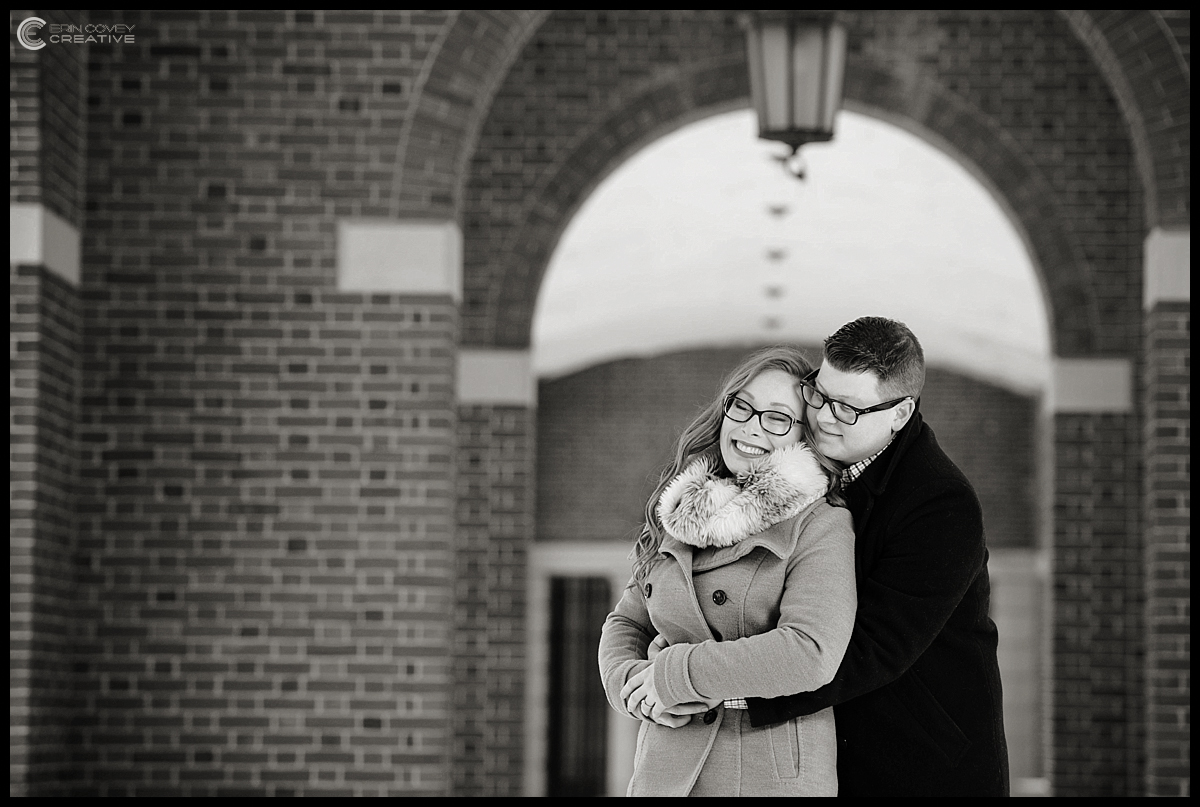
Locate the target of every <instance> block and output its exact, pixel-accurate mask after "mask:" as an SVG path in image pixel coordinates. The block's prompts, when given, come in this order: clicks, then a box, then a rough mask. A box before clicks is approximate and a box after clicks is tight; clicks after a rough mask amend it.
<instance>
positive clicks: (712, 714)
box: [704, 709, 717, 726]
mask: <svg viewBox="0 0 1200 807" xmlns="http://www.w3.org/2000/svg"><path fill="white" fill-rule="evenodd" d="M716 719H717V710H716V709H709V710H708V711H707V712H705V713H704V725H706V726H711V725H712V722H713V721H714V720H716Z"/></svg>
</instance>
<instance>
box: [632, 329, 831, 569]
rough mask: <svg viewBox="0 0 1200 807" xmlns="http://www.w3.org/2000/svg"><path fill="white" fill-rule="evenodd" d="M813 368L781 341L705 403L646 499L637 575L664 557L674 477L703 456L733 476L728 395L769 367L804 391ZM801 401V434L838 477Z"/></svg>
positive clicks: (636, 547)
mask: <svg viewBox="0 0 1200 807" xmlns="http://www.w3.org/2000/svg"><path fill="white" fill-rule="evenodd" d="M813 369H814V368H813V365H812V363H811V362H809V360H808V359H807V358H806V357H805V356H804V354H803V353H801V352H800V350H799V349H798V348H795V347H793V346H791V345H775V346H772V347H767V348H763V349H762V350H759V351H757V352H756V353H754V354H752V355H751V356H749V357H747V358H746V359H745V360H744V361H743V362H742V363H741V364H740V365H738V366H737V367H736V368H734V370H733V371H732V372H731V373H730V374H729V376H728V377H726V379H725V383H724V384H722V385H721V391H720V393H719V394H718V395H717V397H716V398H714V399H713V400H712V402H711V403H709V404H708V405H707V406H705V407H704V409H703V410H701V412H700V414H699V415H697V416H696V419H695V420H693V421H692V422H691V424H689V425H688V427H687V428H686V429H684V430H683V432H682V434H680V435H679V441H678V443H677V444H676V446H675V458H674V459H673V460H672V461H671V462H670V463H669V464H667V466H666V467H665V468H664V469H663V472H662V476H661V477H660V478H659V481H658V484H657V485H656V486H655V488H654V492H653V493H652V494H650V498H649V500H648V501H647V502H646V510H645V517H646V518H645V522H644V523H643V524H642V530H641V534H640V535H639V536H638V540H637V543H636V544H635V545H634V548H633V552H632V553H631V554H632V557H633V577H634V580H638V581H640V580H643V579H645V577H646V575H647V574H648V573H649V572H650V568H651V567H652V566H653V565H654V562H655V560H656V559H657V557H658V550H659V547H661V546H662V541H663V526H662V523H661V522H660V521H659V520H658V512H657V510H658V500H659V497H661V496H662V492H663V490H665V489H666V487H667V485H669V484H670V483H671V480H672V479H674V478H675V477H677V476H679V474H680V472H682V471H683V469H684V468H686V467H687V466H688V465H689V464H690V463H692V462H694V461H696V460H698V459H701V458H702V457H707V458H711V459H712V460H714V462H715V466H716V468H717V472H718V473H719V474H720V475H721V476H732V474H731V473H730V471H729V469H728V468H727V467H726V466H725V460H724V459H723V458H722V457H721V447H720V439H721V421H722V420H723V419H724V417H725V399H726V398H728V397H729V396H730V395H733V394H734V393H735V392H738V391H740V390H742V389H744V388H745V386H746V385H747V384H749V383H750V381H751V380H753V379H754V377H755V376H757V375H758V374H759V373H761V372H763V371H765V370H781V371H783V372H785V373H787V374H788V375H790V376H792V377H793V378H794V379H796V386H797V394H799V385H800V379H802V378H804V377H805V376H807V375H808V374H809V373H811V372H812V371H813ZM800 406H801V410H802V411H801V412H800V413H799V415H800V439H801V440H803V441H804V442H806V443H807V444H808V446H809V448H811V449H812V450H813V454H815V455H816V457H817V460H818V461H819V462H820V463H821V467H823V468H824V469H825V472H826V473H827V474H828V475H829V476H830V479H836V478H837V475H838V474H839V473H840V471H839V469H838V468H837V466H835V465H834V464H833V462H832V461H830V460H829V458H827V457H826V456H825V455H824V454H822V453H821V452H820V451H818V450H817V449H816V447H815V446H814V445H813V441H812V439H811V438H812V434H811V432H810V430H809V428H808V422H807V421H806V420H805V418H804V411H803V409H804V407H805V404H804V397H803V396H800ZM825 498H826V500H827V501H828V502H829V503H830V504H834V505H843V504H844V502H843V500H842V498H841V496H840V495H838V493H837V492H836V491H834V490H830V492H829V493H828V494H827V495H826V497H825Z"/></svg>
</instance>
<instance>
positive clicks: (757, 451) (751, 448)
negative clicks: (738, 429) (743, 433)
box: [733, 440, 771, 457]
mask: <svg viewBox="0 0 1200 807" xmlns="http://www.w3.org/2000/svg"><path fill="white" fill-rule="evenodd" d="M733 447H734V449H736V450H737V451H739V452H741V453H742V454H745V455H746V456H747V457H761V456H764V455H766V454H769V453H771V452H770V450H769V449H766V448H760V447H759V446H755V445H751V444H750V443H743V442H742V441H741V440H734V441H733Z"/></svg>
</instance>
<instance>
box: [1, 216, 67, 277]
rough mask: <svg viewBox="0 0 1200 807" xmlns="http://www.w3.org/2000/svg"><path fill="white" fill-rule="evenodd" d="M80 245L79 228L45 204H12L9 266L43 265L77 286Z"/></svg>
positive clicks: (9, 231)
mask: <svg viewBox="0 0 1200 807" xmlns="http://www.w3.org/2000/svg"><path fill="white" fill-rule="evenodd" d="M79 244H80V234H79V229H78V228H77V227H75V225H73V224H71V223H69V222H68V221H67V220H66V219H64V218H62V217H61V216H59V215H58V214H57V213H55V212H54V211H52V210H50V209H49V208H47V207H46V206H45V205H41V204H35V203H30V202H13V203H10V204H9V206H8V256H9V263H10V264H14V263H24V264H40V265H42V266H45V267H46V268H47V269H49V270H50V271H51V272H54V274H56V275H58V276H59V277H61V278H62V279H63V280H65V281H67V282H68V283H70V284H71V285H72V286H75V287H78V286H79V261H80V254H81V253H80V246H79Z"/></svg>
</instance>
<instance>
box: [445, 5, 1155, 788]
mask: <svg viewBox="0 0 1200 807" xmlns="http://www.w3.org/2000/svg"><path fill="white" fill-rule="evenodd" d="M847 20H848V27H849V29H850V41H851V49H850V53H849V56H848V64H847V82H846V84H847V89H846V94H847V99H848V101H849V102H850V103H852V104H856V105H857V106H858V108H859V109H860V110H866V111H869V112H873V113H875V114H877V115H879V116H881V117H884V118H886V119H888V120H891V121H892V122H896V123H899V124H901V125H903V126H905V127H906V128H909V129H911V130H912V131H914V132H916V133H918V134H920V135H922V136H924V137H926V139H929V140H931V141H933V142H934V144H935V145H937V146H939V147H942V148H943V149H944V150H946V151H948V152H950V153H951V154H952V156H954V157H956V158H957V159H959V160H960V162H962V163H964V164H965V165H966V166H967V167H968V170H970V171H972V173H974V174H975V175H976V176H977V177H980V178H981V180H982V181H983V182H984V184H985V185H987V186H988V187H989V189H990V190H991V191H992V192H993V194H994V195H996V196H997V197H998V198H999V199H1000V200H1001V201H1002V205H1003V206H1004V207H1005V208H1006V209H1007V210H1008V211H1009V212H1010V215H1011V216H1012V217H1013V219H1014V224H1015V225H1016V226H1017V227H1018V229H1019V230H1021V231H1022V233H1023V235H1024V237H1025V239H1026V243H1027V244H1028V245H1029V248H1030V252H1031V254H1032V255H1033V258H1034V261H1035V264H1036V265H1037V266H1038V268H1039V271H1040V273H1041V279H1042V282H1043V288H1044V289H1045V292H1046V295H1047V299H1048V302H1049V306H1048V308H1049V309H1050V311H1051V316H1052V323H1051V331H1052V337H1051V338H1052V344H1053V346H1054V354H1055V357H1056V362H1060V363H1062V364H1063V366H1064V368H1065V369H1064V370H1063V371H1062V372H1061V373H1060V374H1061V375H1062V376H1063V378H1068V377H1071V378H1073V376H1069V372H1082V373H1083V374H1084V375H1085V376H1088V377H1089V378H1090V377H1092V376H1096V377H1099V376H1102V375H1103V374H1104V373H1109V372H1110V371H1111V374H1110V376H1105V378H1108V377H1111V378H1115V379H1116V380H1117V382H1118V386H1120V387H1121V388H1122V389H1123V392H1120V391H1119V392H1118V394H1117V395H1116V399H1117V400H1116V403H1115V404H1112V405H1110V403H1104V404H1103V405H1101V406H1099V407H1097V406H1096V405H1095V404H1094V402H1092V401H1089V400H1087V399H1086V398H1085V397H1084V396H1083V395H1076V397H1075V398H1074V399H1072V400H1070V401H1064V400H1058V401H1056V402H1055V404H1054V406H1055V407H1057V408H1055V409H1054V410H1053V414H1052V417H1051V426H1050V429H1051V432H1052V436H1050V437H1049V440H1050V442H1051V444H1052V445H1053V446H1054V448H1053V454H1054V456H1055V457H1056V463H1057V464H1056V466H1055V468H1054V469H1053V471H1052V473H1053V475H1054V477H1055V480H1056V481H1055V488H1056V499H1055V503H1054V508H1053V509H1054V516H1053V521H1054V526H1053V533H1054V539H1053V540H1054V543H1055V546H1056V550H1057V552H1058V555H1059V556H1060V557H1065V558H1067V559H1068V560H1067V561H1066V562H1062V561H1060V562H1059V566H1057V567H1056V568H1055V570H1054V577H1055V584H1054V587H1055V596H1056V598H1057V601H1058V604H1059V605H1058V607H1059V611H1058V612H1057V616H1056V618H1055V625H1054V626H1053V627H1052V630H1053V632H1054V639H1053V642H1054V649H1053V651H1052V656H1053V658H1052V663H1053V664H1054V665H1055V669H1054V671H1053V673H1052V675H1053V676H1054V678H1055V683H1054V687H1055V698H1056V705H1055V709H1056V715H1066V714H1073V715H1075V716H1076V717H1075V718H1074V722H1073V723H1070V724H1066V723H1062V722H1061V721H1059V720H1058V719H1057V718H1052V719H1053V721H1054V725H1055V729H1054V732H1055V734H1054V740H1053V747H1052V748H1051V749H1050V754H1051V756H1052V757H1053V761H1052V763H1051V767H1052V768H1053V777H1054V780H1055V787H1056V789H1057V792H1060V793H1071V792H1075V793H1085V792H1095V793H1107V794H1127V793H1135V792H1139V791H1140V788H1141V779H1142V770H1141V765H1142V763H1141V761H1140V760H1141V756H1140V754H1141V750H1140V747H1141V743H1142V734H1141V732H1142V728H1141V726H1142V721H1143V714H1142V709H1141V705H1140V703H1141V701H1140V696H1141V693H1142V687H1143V680H1142V673H1141V671H1140V667H1139V663H1140V662H1137V661H1136V660H1137V659H1140V658H1141V654H1142V652H1143V644H1142V640H1141V636H1140V632H1139V629H1138V628H1137V627H1136V624H1135V623H1136V620H1135V621H1134V622H1130V621H1129V614H1128V613H1127V612H1129V611H1130V606H1129V603H1136V602H1139V601H1140V597H1141V591H1142V580H1143V578H1142V568H1141V563H1140V557H1139V556H1140V551H1141V550H1140V541H1141V538H1140V533H1139V526H1138V524H1139V521H1140V518H1141V515H1140V512H1141V507H1140V501H1139V498H1140V497H1139V485H1140V479H1139V477H1138V473H1137V466H1138V461H1139V456H1140V443H1139V439H1138V418H1137V416H1136V404H1135V402H1134V401H1133V398H1132V391H1131V387H1132V384H1133V374H1134V373H1135V372H1136V367H1137V366H1138V362H1139V359H1140V352H1141V344H1142V327H1143V326H1142V323H1143V318H1142V311H1141V305H1140V302H1141V288H1142V283H1143V281H1142V249H1143V238H1144V236H1145V232H1146V228H1147V221H1146V213H1145V210H1146V206H1145V199H1144V196H1143V183H1142V181H1141V176H1143V175H1144V172H1143V173H1142V174H1139V167H1138V163H1139V160H1141V161H1142V162H1144V161H1145V160H1144V158H1143V157H1141V156H1139V153H1138V150H1137V149H1138V145H1139V144H1137V143H1135V142H1132V141H1131V138H1130V134H1129V127H1128V122H1127V118H1126V112H1127V109H1128V104H1123V103H1121V102H1119V101H1118V99H1116V98H1115V97H1114V95H1113V91H1112V89H1111V87H1112V82H1111V80H1110V78H1109V77H1106V76H1105V75H1104V74H1103V73H1102V72H1101V71H1100V70H1098V69H1097V66H1096V63H1095V61H1094V59H1093V52H1092V50H1089V49H1088V48H1087V47H1085V46H1084V44H1082V43H1081V42H1080V39H1079V36H1078V28H1079V26H1078V24H1076V23H1070V24H1069V21H1068V20H1067V19H1065V18H1064V17H1063V16H1061V15H1060V14H1057V13H1055V12H859V13H852V14H849V15H848V16H847ZM742 65H744V46H743V40H742V32H741V29H740V28H739V26H738V25H737V20H736V15H735V13H734V12H720V11H703V12H687V13H684V12H583V11H579V12H575V11H557V12H553V13H551V14H550V15H549V16H548V17H547V18H546V19H545V21H544V22H543V23H542V25H541V27H539V28H538V30H537V31H536V32H535V33H533V34H532V35H531V36H530V38H529V40H528V43H527V44H526V46H525V48H524V50H523V51H522V52H521V54H520V55H519V56H517V58H516V59H515V60H514V62H513V65H512V69H511V70H510V72H509V74H508V76H507V77H506V79H505V81H504V82H503V83H502V84H501V85H500V87H499V88H498V89H497V91H496V94H495V96H494V97H493V99H492V102H491V106H490V108H489V111H488V117H487V119H486V120H485V121H484V122H483V124H482V126H481V129H480V134H479V139H478V146H477V149H476V151H475V154H474V156H473V158H472V160H471V162H470V164H469V166H468V169H469V176H468V177H467V178H466V180H465V191H464V196H463V202H462V206H461V221H462V227H463V232H464V255H463V258H464V260H463V273H464V289H463V291H464V296H463V305H462V308H461V309H460V317H461V319H460V326H461V332H460V343H461V345H462V346H463V347H464V348H466V349H508V350H517V351H520V350H523V349H527V348H528V346H529V334H530V325H531V320H532V314H533V307H534V304H535V301H536V297H537V289H538V286H539V284H540V281H541V277H542V274H543V272H544V271H545V268H546V266H547V264H548V262H549V259H550V256H551V254H552V252H553V249H554V246H555V244H556V242H557V239H558V238H559V236H560V235H561V233H562V231H563V229H564V228H565V226H566V224H567V223H568V222H569V220H570V218H571V216H572V215H573V214H574V212H575V211H576V210H577V209H578V207H579V205H580V204H581V203H582V201H583V200H584V199H585V198H586V196H587V194H588V193H589V192H590V191H591V190H592V189H593V188H594V187H595V185H596V184H597V183H598V182H599V181H600V180H601V179H602V178H603V177H604V176H605V175H607V173H608V172H610V171H611V170H612V169H613V168H614V167H615V166H616V165H617V164H619V163H620V162H621V161H623V160H624V159H625V158H626V157H627V156H628V155H629V154H630V153H631V151H632V150H634V149H636V148H637V147H639V146H640V145H642V144H644V143H645V142H647V141H648V140H650V139H653V138H655V137H658V136H661V135H662V134H663V133H665V132H667V131H670V130H671V129H673V128H676V127H677V126H679V125H682V124H685V123H687V122H690V121H691V120H695V119H696V118H699V117H703V116H704V115H706V114H712V113H713V112H717V111H721V110H724V109H729V108H730V107H731V106H736V105H745V104H748V97H747V96H748V91H747V86H746V82H745V80H744V76H745V70H744V69H743V67H742ZM1073 362H1074V363H1073ZM1056 366H1057V365H1056ZM1068 371H1069V372H1068ZM1058 372H1059V371H1058V370H1056V373H1058ZM466 414H467V415H468V416H469V417H468V418H467V419H468V420H469V421H472V422H473V423H474V424H475V425H474V426H473V427H472V428H473V432H472V434H473V436H474V439H475V440H476V441H477V442H478V440H479V439H480V435H482V434H484V433H486V432H487V431H488V429H489V428H491V427H490V426H488V425H486V424H487V423H489V422H490V420H489V419H490V418H492V417H493V414H494V413H492V412H490V411H488V410H487V408H486V407H485V408H482V409H481V408H479V407H472V408H471V411H470V412H468V413H466ZM526 415H527V416H528V417H532V411H528V412H527V413H526ZM523 423H524V424H525V425H524V426H523V428H532V426H531V424H532V421H523ZM527 515H528V514H527ZM512 539H513V540H516V541H517V542H518V543H519V541H520V539H519V538H517V536H513V537H512ZM506 540H507V539H506ZM501 551H506V550H503V548H502V549H501ZM1102 579H1107V580H1108V581H1114V580H1115V581H1116V582H1115V585H1114V583H1113V582H1107V583H1102V582H1101V580H1102ZM1096 586H1099V587H1100V588H1102V589H1103V590H1104V591H1106V592H1108V593H1106V594H1101V595H1096V594H1093V593H1089V592H1094V591H1096V590H1097V589H1096V588H1095V587H1096ZM1118 603H1119V604H1118ZM1135 610H1136V608H1135ZM1114 623H1117V624H1122V625H1126V627H1124V628H1121V629H1119V630H1115V631H1110V630H1105V631H1103V637H1102V638H1100V637H1098V636H1097V635H1096V633H1095V628H1096V626H1099V625H1111V624H1114ZM1104 658H1125V659H1132V660H1135V661H1133V662H1130V663H1126V664H1124V665H1123V667H1124V671H1123V673H1122V675H1121V678H1120V685H1119V686H1117V687H1115V688H1113V687H1109V688H1105V687H1097V685H1096V683H1095V681H1094V680H1092V679H1093V676H1092V675H1091V673H1090V672H1088V670H1090V669H1096V668H1098V667H1102V666H1103V665H1104V664H1105V662H1104V661H1103V659H1104ZM1114 715H1116V716H1117V717H1116V719H1117V720H1118V721H1119V722H1120V723H1121V725H1122V726H1124V727H1125V728H1124V729H1123V730H1122V731H1120V732H1118V733H1116V734H1110V735H1107V736H1104V737H1103V739H1102V740H1101V745H1102V746H1103V748H1102V749H1098V750H1097V749H1093V752H1092V756H1093V758H1094V759H1098V760H1101V761H1100V762H1094V761H1087V762H1083V763H1081V762H1080V761H1079V753H1078V751H1077V750H1075V749H1077V748H1078V747H1081V746H1083V745H1087V744H1092V745H1094V743H1095V742H1096V737H1097V735H1098V734H1101V735H1102V732H1100V731H1099V729H1098V727H1099V726H1100V725H1101V724H1103V723H1105V722H1106V721H1108V720H1110V719H1112V716H1114ZM1096 765H1099V766H1100V768H1096V767H1095V766H1096ZM1100 769H1103V770H1104V771H1105V773H1104V774H1103V776H1102V777H1101V779H1102V780H1103V781H1102V782H1101V781H1100V780H1097V779H1096V777H1097V775H1098V773H1097V772H1098V770H1100Z"/></svg>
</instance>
